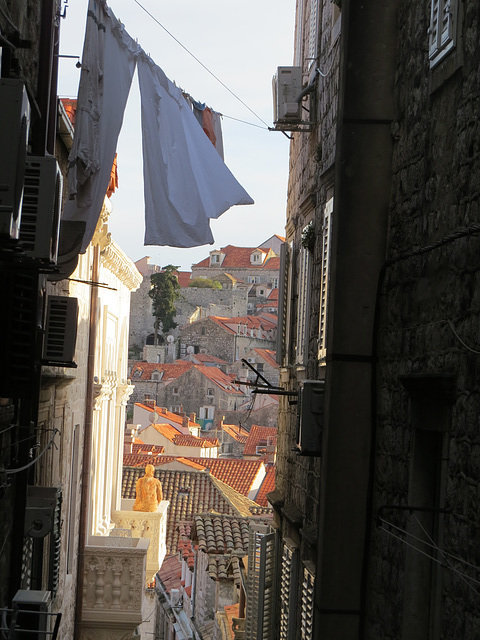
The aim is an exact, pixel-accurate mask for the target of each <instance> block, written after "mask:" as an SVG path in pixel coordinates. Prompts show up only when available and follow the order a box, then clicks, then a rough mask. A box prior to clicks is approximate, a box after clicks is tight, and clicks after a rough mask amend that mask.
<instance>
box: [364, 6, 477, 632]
mask: <svg viewBox="0 0 480 640" xmlns="http://www.w3.org/2000/svg"><path fill="white" fill-rule="evenodd" d="M458 9H459V13H458V27H459V32H458V40H457V46H456V48H455V50H454V51H453V52H452V53H451V54H449V55H448V56H447V57H446V58H445V61H444V62H443V63H440V64H439V65H438V66H437V67H436V68H434V69H430V67H429V61H428V58H427V47H426V38H427V31H428V28H429V22H430V6H429V3H420V4H419V3H417V2H414V1H413V0H411V1H409V2H406V3H401V5H400V9H399V19H398V24H399V25H400V30H399V32H398V39H397V42H398V48H397V64H396V68H397V70H398V73H397V76H396V77H395V79H394V80H395V84H394V91H395V96H396V108H397V120H396V122H394V124H393V126H392V132H393V133H394V136H395V145H394V155H393V175H392V192H391V201H390V211H389V216H390V244H389V251H388V256H387V259H388V260H389V262H388V263H387V267H386V271H385V276H384V280H383V282H382V285H383V286H382V289H381V298H380V300H379V304H380V312H381V316H380V317H381V332H380V339H379V346H378V349H379V359H380V361H381V366H380V367H379V369H378V379H379V389H378V394H377V406H378V432H377V460H376V469H377V475H376V484H375V494H374V509H375V511H374V512H376V513H379V511H378V510H379V509H380V508H381V507H382V505H386V504H388V505H406V504H412V502H413V501H414V500H416V501H417V502H416V504H417V505H418V501H419V497H418V495H417V496H416V497H415V496H414V494H413V493H412V492H413V491H414V488H415V482H416V480H415V466H416V464H417V462H416V459H417V458H416V456H417V453H416V452H417V451H418V450H419V447H420V446H421V441H422V438H425V437H428V438H430V439H432V441H435V439H438V441H439V442H440V443H441V444H440V447H441V449H442V451H441V457H442V458H443V464H442V465H441V466H440V467H439V468H438V474H439V477H440V483H441V490H440V491H439V495H438V496H437V497H436V500H437V503H436V505H435V504H433V507H435V506H436V508H437V509H442V508H444V509H446V513H445V514H442V513H441V512H436V513H435V514H434V516H432V517H433V521H434V524H435V527H436V528H437V531H435V535H434V542H435V543H438V544H439V546H441V547H442V548H443V549H445V550H446V551H447V552H449V553H452V554H453V555H454V556H455V557H456V558H459V559H460V560H459V561H458V562H457V561H455V562H453V563H452V558H451V557H449V556H448V555H447V556H443V564H444V566H443V568H441V567H439V565H437V564H436V563H435V562H434V561H432V562H431V565H432V571H433V574H432V575H436V579H437V580H438V592H437V596H436V597H435V599H434V600H435V603H434V604H435V606H436V610H435V612H433V615H432V620H433V621H434V622H433V624H434V628H435V630H436V631H435V633H438V634H439V635H438V636H435V637H462V638H468V639H472V640H473V638H476V637H477V636H478V632H479V629H480V609H479V607H478V593H475V590H476V587H474V583H473V582H472V581H471V580H472V579H475V575H474V573H472V572H471V570H470V569H469V568H468V567H469V565H473V566H477V567H478V566H479V565H480V554H479V549H478V545H477V544H472V541H473V540H478V508H479V496H480V480H479V474H478V469H479V468H480V444H479V437H478V415H479V410H480V400H479V398H480V395H479V392H478V372H479V363H480V360H479V355H478V351H479V350H478V342H479V334H478V327H479V322H480V296H479V293H478V292H479V283H480V268H479V265H480V240H479V237H478V235H477V234H476V233H475V231H476V230H477V229H478V224H479V214H480V211H479V201H480V178H479V176H480V153H479V149H480V146H479V141H480V124H479V121H478V104H479V99H480V90H479V84H478V69H479V67H480V47H479V41H480V34H479V14H478V3H477V2H475V1H474V0H467V1H465V2H459V3H458ZM438 378H440V379H443V380H444V383H445V384H448V385H449V387H448V391H449V395H447V391H445V390H444V391H442V392H436V393H434V390H433V391H432V390H431V389H427V390H425V391H423V392H422V393H421V399H419V398H418V397H416V395H415V392H414V391H415V390H414V391H412V390H411V388H410V387H411V385H412V384H414V382H415V381H418V379H420V381H421V380H427V381H429V380H430V383H431V384H434V383H435V381H437V384H440V383H439V382H438V380H437V379H438ZM432 380H433V382H432ZM417 384H419V385H420V384H421V383H420V382H417ZM425 384H427V383H425ZM419 407H420V408H419ZM419 411H420V415H419ZM428 464H429V463H428V458H427V459H426V460H425V461H424V463H423V465H422V466H423V469H424V470H425V469H428ZM425 473H427V472H426V471H425ZM414 506H415V504H414ZM381 514H382V518H383V519H384V521H387V522H388V523H391V524H392V526H389V525H387V524H385V522H384V523H383V524H382V526H381V527H379V528H376V529H374V531H373V540H372V560H371V567H372V578H371V583H370V589H371V593H372V597H371V602H370V607H369V625H368V633H369V635H368V637H369V638H372V639H375V640H377V639H378V640H379V639H380V638H382V639H384V638H397V637H399V633H400V632H399V630H401V629H402V625H405V624H408V620H407V619H406V615H407V613H411V611H412V607H413V606H414V605H413V604H412V603H410V602H409V601H408V589H409V584H410V583H409V572H410V573H412V572H414V571H415V569H414V568H413V569H412V562H410V564H409V555H408V553H409V552H408V550H407V548H406V545H405V543H404V542H403V541H402V538H404V535H398V536H396V537H395V536H392V535H388V534H387V532H386V531H385V529H388V530H389V531H390V532H392V531H394V529H393V526H396V527H399V530H402V531H403V530H409V528H410V527H412V526H414V523H415V522H416V521H418V520H420V521H421V522H422V527H427V525H425V523H423V521H422V517H421V515H420V513H419V512H418V511H415V510H413V511H412V512H410V513H405V512H402V511H400V510H395V509H394V508H393V509H390V510H384V511H382V512H381ZM419 536H420V537H422V538H423V539H425V534H424V532H422V530H421V529H420V533H419ZM438 536H440V537H439V538H438ZM427 553H428V554H429V555H430V554H431V555H433V556H435V552H434V551H433V550H432V549H431V548H428V549H427ZM415 561H416V563H417V564H419V565H420V564H421V563H422V562H423V563H425V562H428V559H427V560H425V558H422V556H421V555H420V553H417V554H416V557H415ZM466 563H469V564H468V565H467V564H466ZM456 571H459V572H460V573H456ZM402 578H403V579H404V580H405V582H404V588H403V589H398V588H393V585H398V584H401V580H402ZM416 578H417V581H418V583H419V584H420V585H421V586H423V587H425V583H424V582H423V581H422V580H421V579H420V578H419V577H418V576H416ZM477 578H478V575H477ZM417 588H418V587H417ZM419 600H420V602H422V601H421V596H420V597H419ZM427 609H428V607H427ZM413 610H414V609H413ZM380 611H381V615H379V612H380ZM425 617H426V616H425V615H424V614H422V612H419V615H418V616H417V626H418V627H419V628H420V629H421V628H422V624H427V622H426V621H425V619H424V618H425ZM430 622H431V620H430ZM418 633H421V631H417V632H416V631H412V632H411V633H410V635H409V637H411V638H414V639H416V638H417V637H420V636H419V635H416V634H418ZM402 637H405V636H402ZM424 637H425V636H424Z"/></svg>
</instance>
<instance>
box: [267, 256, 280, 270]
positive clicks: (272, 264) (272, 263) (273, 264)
mask: <svg viewBox="0 0 480 640" xmlns="http://www.w3.org/2000/svg"><path fill="white" fill-rule="evenodd" d="M263 269H275V271H278V270H279V269H280V258H279V257H278V256H273V257H272V258H269V259H268V260H267V261H266V262H265V264H264V265H263Z"/></svg>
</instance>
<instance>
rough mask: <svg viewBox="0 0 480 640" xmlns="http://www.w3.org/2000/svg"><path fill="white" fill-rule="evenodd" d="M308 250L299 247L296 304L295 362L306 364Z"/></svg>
mask: <svg viewBox="0 0 480 640" xmlns="http://www.w3.org/2000/svg"><path fill="white" fill-rule="evenodd" d="M310 272H311V260H310V251H309V250H308V249H306V248H305V247H300V250H299V256H298V274H297V287H298V304H297V336H296V341H295V345H296V364H306V362H307V351H308V334H309V318H310V288H311V287H310V281H311V277H310Z"/></svg>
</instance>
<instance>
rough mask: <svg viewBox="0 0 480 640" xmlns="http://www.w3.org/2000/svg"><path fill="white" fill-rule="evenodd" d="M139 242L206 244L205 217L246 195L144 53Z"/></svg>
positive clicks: (140, 73)
mask: <svg viewBox="0 0 480 640" xmlns="http://www.w3.org/2000/svg"><path fill="white" fill-rule="evenodd" d="M138 78H139V83H140V95H141V109H142V145H143V169H144V193H145V244H146V245H169V246H174V247H193V246H199V245H202V244H212V243H213V236H212V233H211V230H210V226H209V219H210V218H218V217H219V216H220V215H222V213H224V212H225V211H227V209H229V208H230V207H232V206H233V205H237V204H253V200H252V198H251V197H250V196H249V195H248V193H247V192H246V191H245V189H244V188H243V187H242V186H241V185H240V183H239V182H238V181H237V180H236V178H235V177H234V176H233V174H232V173H231V172H230V170H229V169H228V167H227V166H226V165H225V163H224V162H223V160H222V159H221V157H220V156H219V154H218V153H217V152H216V150H215V147H214V146H213V145H212V143H211V142H210V140H209V139H208V138H207V136H206V135H205V133H204V132H203V130H202V128H201V127H199V126H198V122H197V121H196V119H195V116H194V115H193V113H192V110H191V109H190V107H189V105H188V104H187V102H186V100H185V98H184V97H183V95H182V92H181V90H180V89H179V88H178V87H176V86H175V85H174V84H173V83H172V82H170V80H169V79H168V78H167V77H166V75H165V74H164V72H163V71H162V70H161V69H160V68H159V67H158V66H157V65H156V64H155V63H154V62H153V61H152V60H151V59H150V58H149V57H148V56H146V55H141V56H140V57H139V60H138Z"/></svg>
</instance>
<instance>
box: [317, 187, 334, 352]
mask: <svg viewBox="0 0 480 640" xmlns="http://www.w3.org/2000/svg"><path fill="white" fill-rule="evenodd" d="M332 212H333V198H330V200H328V201H327V203H326V205H325V212H324V218H323V230H322V274H321V281H320V313H319V326H318V358H319V360H322V361H323V363H324V362H325V357H326V354H327V306H328V280H329V275H330V274H329V270H330V235H331V219H332Z"/></svg>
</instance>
